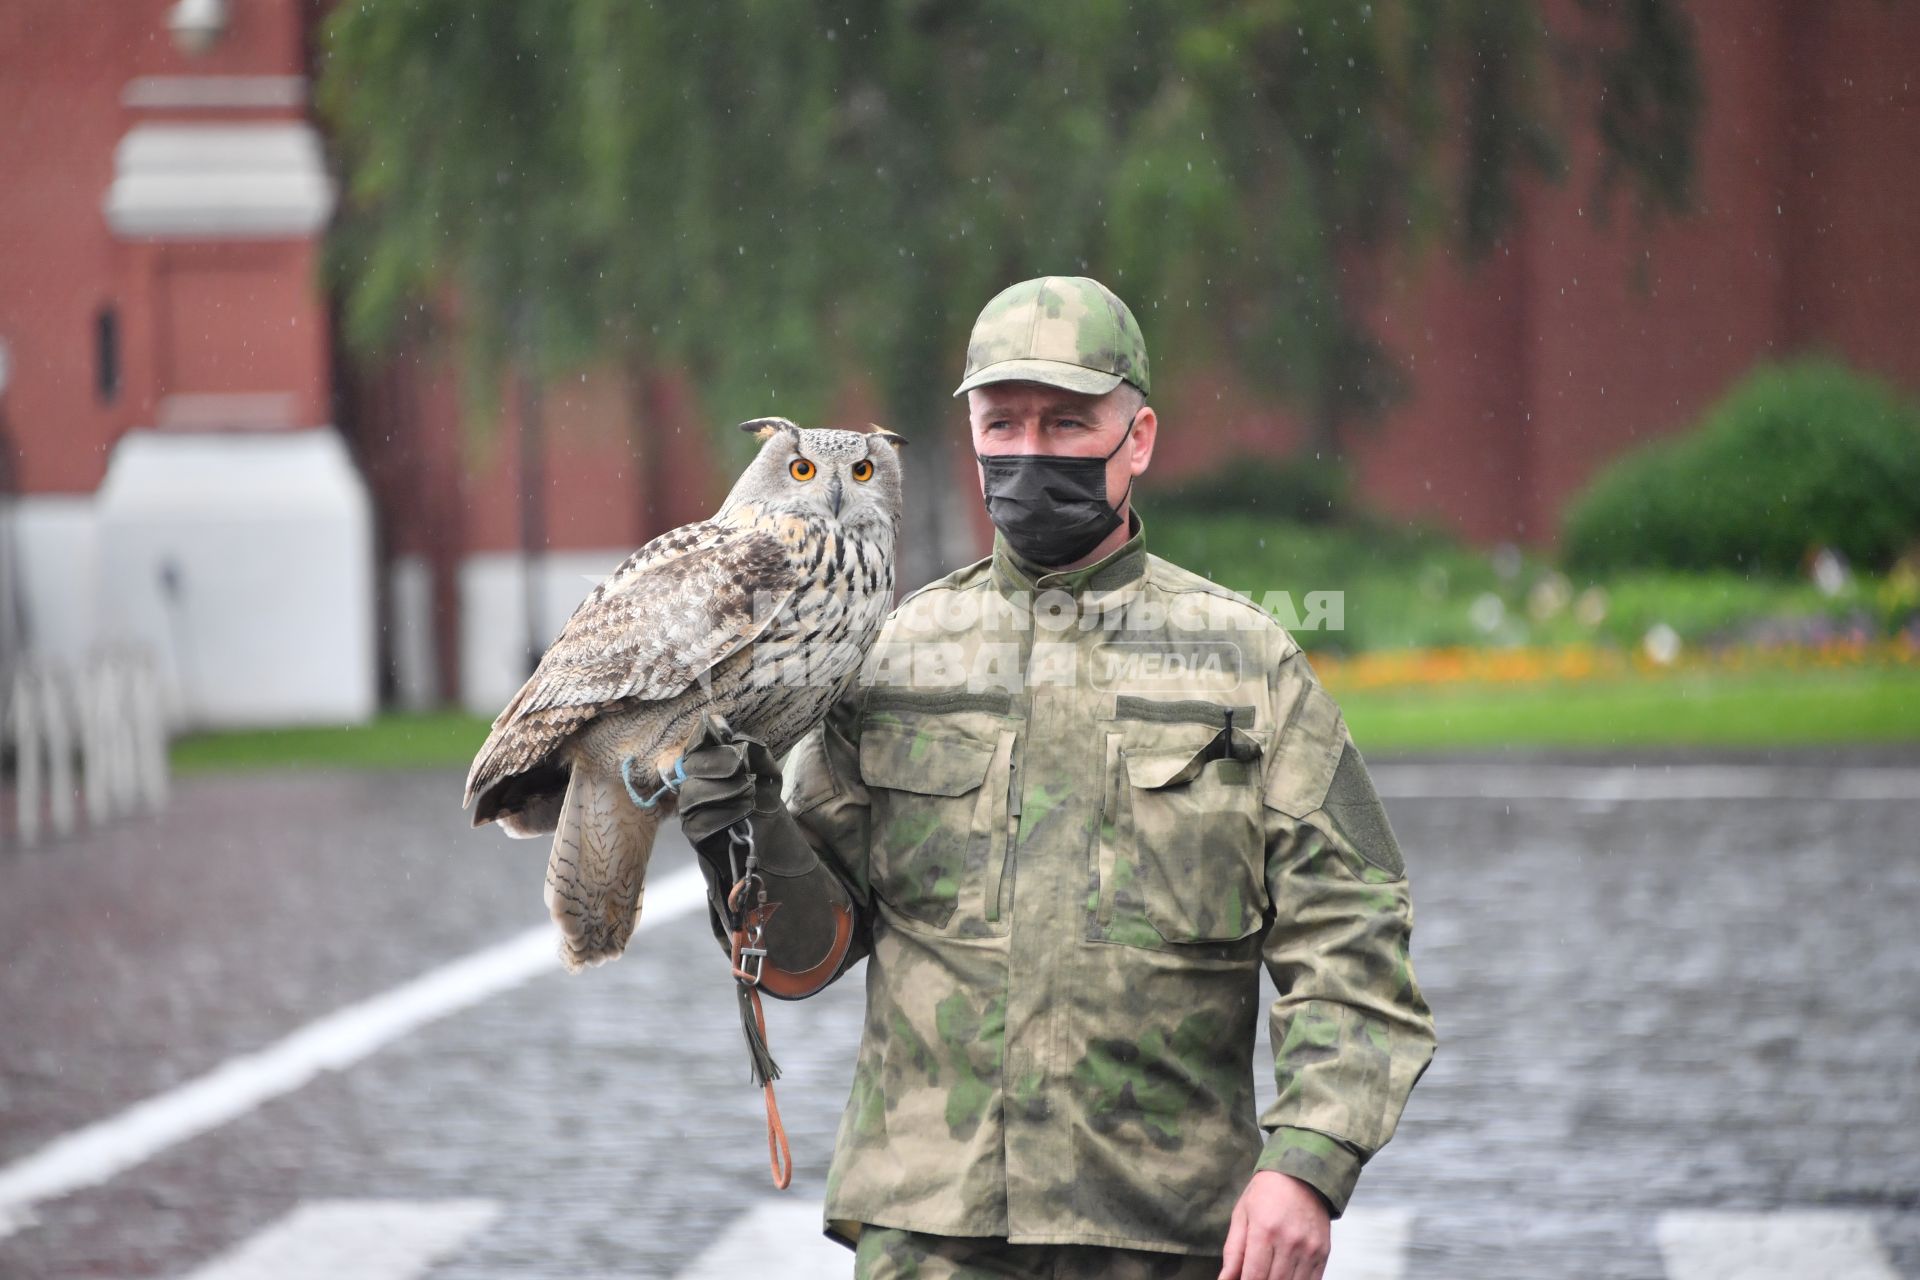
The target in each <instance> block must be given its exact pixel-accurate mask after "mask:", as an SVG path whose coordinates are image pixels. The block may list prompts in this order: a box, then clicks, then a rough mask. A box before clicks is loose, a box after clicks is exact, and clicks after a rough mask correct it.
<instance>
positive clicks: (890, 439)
mask: <svg viewBox="0 0 1920 1280" xmlns="http://www.w3.org/2000/svg"><path fill="white" fill-rule="evenodd" d="M867 425H868V426H870V427H872V428H873V430H871V431H869V432H867V434H868V435H870V436H879V437H880V438H881V439H882V440H885V441H886V442H887V443H888V444H890V445H892V446H893V447H894V448H895V449H903V448H905V447H906V444H907V438H906V437H905V436H903V435H901V434H900V433H899V432H897V431H889V430H887V429H886V428H885V427H883V426H881V425H880V424H879V423H877V422H869V423H868V424H867Z"/></svg>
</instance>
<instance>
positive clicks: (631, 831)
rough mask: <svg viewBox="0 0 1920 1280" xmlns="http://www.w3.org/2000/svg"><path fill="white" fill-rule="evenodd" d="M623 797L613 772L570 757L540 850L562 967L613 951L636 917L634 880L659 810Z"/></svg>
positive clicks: (573, 968)
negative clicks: (544, 851)
mask: <svg viewBox="0 0 1920 1280" xmlns="http://www.w3.org/2000/svg"><path fill="white" fill-rule="evenodd" d="M666 808H667V806H666V805H662V806H660V808H659V809H640V808H636V807H635V806H634V805H633V803H632V802H631V801H630V800H628V799H627V793H626V789H625V788H624V787H623V786H622V785H621V783H620V779H618V778H615V777H611V776H609V775H607V774H605V773H602V772H601V771H600V770H598V769H595V768H593V767H592V766H591V765H588V764H585V763H577V764H575V766H574V769H573V777H572V779H571V781H569V782H568V784H567V795H566V799H565V800H564V801H563V802H562V803H561V806H560V821H559V825H558V826H557V827H556V828H555V830H554V833H553V852H552V853H551V854H549V855H548V857H547V887H546V893H545V898H546V903H547V910H548V912H549V913H551V914H552V916H553V919H554V922H555V923H556V924H558V925H559V926H560V958H561V960H562V961H563V962H565V964H566V966H567V970H568V971H569V972H574V973H577V972H578V971H580V970H581V969H584V968H586V967H587V966H589V965H597V964H602V963H604V962H606V961H608V960H613V959H616V958H617V957H618V956H619V955H620V953H621V952H622V951H625V950H626V947H627V939H629V938H630V937H632V936H633V928H634V925H635V924H636V923H638V921H639V918H640V899H641V887H642V884H643V882H644V881H645V879H646V874H647V861H648V859H649V858H651V857H652V856H653V840H654V836H655V835H656V834H657V833H658V832H659V830H660V822H661V819H662V817H663V816H664V815H663V814H662V812H661V810H663V809H666Z"/></svg>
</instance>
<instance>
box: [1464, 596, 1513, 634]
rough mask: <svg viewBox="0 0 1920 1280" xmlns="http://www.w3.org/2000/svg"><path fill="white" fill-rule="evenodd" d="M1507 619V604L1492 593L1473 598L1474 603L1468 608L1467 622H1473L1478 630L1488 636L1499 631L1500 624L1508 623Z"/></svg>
mask: <svg viewBox="0 0 1920 1280" xmlns="http://www.w3.org/2000/svg"><path fill="white" fill-rule="evenodd" d="M1506 617H1507V606H1506V602H1505V601H1503V600H1501V599H1500V597H1499V596H1497V595H1495V594H1493V592H1491V591H1482V592H1481V593H1480V594H1479V595H1477V596H1475V597H1474V598H1473V603H1472V604H1470V605H1468V606H1467V621H1469V622H1471V623H1472V624H1473V625H1474V628H1475V629H1476V630H1478V631H1481V632H1483V633H1485V634H1487V635H1492V634H1493V633H1494V632H1495V631H1498V630H1499V629H1500V624H1501V623H1502V622H1504V621H1506Z"/></svg>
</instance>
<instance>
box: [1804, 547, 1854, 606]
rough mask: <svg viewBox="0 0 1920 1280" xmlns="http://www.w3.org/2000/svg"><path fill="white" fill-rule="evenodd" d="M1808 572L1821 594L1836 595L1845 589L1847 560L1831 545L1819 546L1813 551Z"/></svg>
mask: <svg viewBox="0 0 1920 1280" xmlns="http://www.w3.org/2000/svg"><path fill="white" fill-rule="evenodd" d="M1808 572H1809V575H1810V576H1811V577H1812V578H1813V585H1814V586H1816V587H1818V588H1820V594H1821V595H1823V596H1837V595H1839V594H1840V593H1841V592H1842V591H1845V590H1846V589H1847V562H1846V560H1845V559H1843V558H1842V557H1841V555H1840V553H1839V552H1838V551H1835V550H1834V549H1833V548H1832V547H1821V548H1820V549H1819V550H1817V551H1815V552H1814V553H1813V559H1812V564H1811V567H1810V568H1809V570H1808Z"/></svg>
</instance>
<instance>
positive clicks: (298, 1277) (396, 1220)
mask: <svg viewBox="0 0 1920 1280" xmlns="http://www.w3.org/2000/svg"><path fill="white" fill-rule="evenodd" d="M499 1212H500V1206H499V1205H498V1204H496V1203H495V1202H493V1201H491V1200H313V1201H309V1202H307V1203H306V1204H303V1205H301V1206H300V1207H299V1208H298V1209H295V1210H294V1211H293V1212H292V1213H289V1214H288V1215H287V1216H286V1217H284V1218H282V1219H280V1220H279V1221H278V1222H276V1223H274V1224H273V1225H272V1226H270V1227H268V1228H267V1229H266V1230H264V1231H261V1232H259V1233H258V1234H256V1235H254V1236H251V1237H249V1238H248V1239H247V1240H245V1241H242V1242H241V1243H240V1244H239V1245H238V1246H236V1247H235V1248H234V1249H232V1250H231V1251H230V1252H227V1253H223V1254H221V1255H220V1256H219V1257H217V1258H215V1259H214V1260H213V1261H211V1262H209V1263H207V1264H206V1265H205V1266H203V1267H201V1268H200V1269H198V1270H197V1271H194V1272H193V1273H192V1274H191V1275H190V1276H188V1277H186V1280H342V1277H348V1276H351V1277H352V1278H353V1280H413V1277H415V1276H418V1275H422V1274H424V1273H425V1272H426V1270H427V1269H428V1268H429V1267H431V1266H433V1265H434V1263H436V1262H438V1261H440V1260H441V1259H442V1258H445V1257H447V1256H448V1255H449V1254H451V1253H453V1252H454V1250H456V1249H458V1248H459V1247H460V1246H461V1244H462V1243H464V1242H465V1241H466V1239H467V1237H469V1236H471V1235H472V1234H473V1233H474V1232H476V1231H479V1230H480V1229H481V1228H483V1227H485V1226H486V1225H487V1224H488V1223H490V1222H492V1221H493V1220H494V1218H495V1217H497V1216H498V1215H499Z"/></svg>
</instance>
